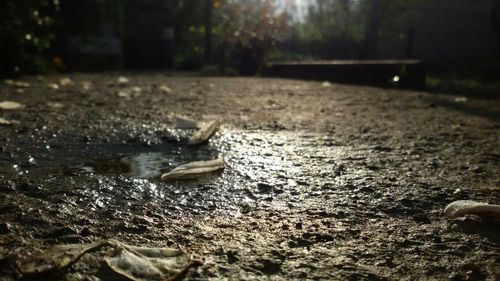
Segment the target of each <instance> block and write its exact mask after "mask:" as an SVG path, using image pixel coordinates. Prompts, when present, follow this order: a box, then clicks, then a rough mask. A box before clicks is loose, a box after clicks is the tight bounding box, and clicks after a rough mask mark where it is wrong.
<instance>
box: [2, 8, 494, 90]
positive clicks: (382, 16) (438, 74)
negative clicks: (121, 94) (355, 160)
mask: <svg viewBox="0 0 500 281" xmlns="http://www.w3.org/2000/svg"><path fill="white" fill-rule="evenodd" d="M0 42H1V44H0V58H1V61H0V74H1V75H2V76H5V77H7V76H15V75H18V74H25V73H47V72H51V71H57V72H74V71H103V70H122V69H133V70H162V69H169V70H176V71H197V72H201V73H205V74H208V75H254V74H257V73H263V72H265V68H266V67H267V66H268V65H269V64H270V63H272V62H276V61H295V62H297V61H299V62H304V61H318V60H321V61H324V60H361V59H363V60H366V59H399V60H401V59H418V60H419V61H421V62H423V63H424V64H425V67H426V84H427V87H430V88H435V89H439V90H443V91H446V90H448V91H461V90H463V91H473V92H477V93H478V94H485V93H486V94H488V93H492V92H497V90H498V89H500V82H499V81H500V0H481V1H470V0H441V1H435V0H140V1H139V0H79V1H72V0H3V1H1V2H0Z"/></svg>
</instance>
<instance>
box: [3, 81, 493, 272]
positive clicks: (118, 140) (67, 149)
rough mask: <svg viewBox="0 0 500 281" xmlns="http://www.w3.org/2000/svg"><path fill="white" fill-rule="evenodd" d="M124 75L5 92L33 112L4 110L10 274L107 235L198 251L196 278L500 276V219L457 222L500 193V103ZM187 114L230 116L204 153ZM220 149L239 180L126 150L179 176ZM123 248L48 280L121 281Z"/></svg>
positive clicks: (6, 263)
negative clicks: (466, 202)
mask: <svg viewBox="0 0 500 281" xmlns="http://www.w3.org/2000/svg"><path fill="white" fill-rule="evenodd" d="M121 75H125V76H126V77H128V79H129V82H128V83H126V84H123V85H120V84H119V83H118V82H117V81H118V77H119V76H120V75H119V74H115V73H105V74H94V75H92V74H75V75H69V76H67V77H69V78H71V80H72V81H73V82H74V84H72V85H67V86H60V87H59V89H57V90H56V89H52V88H49V87H47V83H59V82H60V78H62V77H63V76H46V77H43V78H41V77H25V78H23V81H27V82H29V83H30V87H27V88H23V87H15V86H12V85H7V84H2V85H1V86H0V99H1V100H0V101H4V100H10V101H16V102H19V103H22V104H23V105H24V107H23V108H21V109H16V110H1V111H0V114H1V116H0V117H3V118H5V119H7V120H11V121H15V123H14V124H12V125H8V126H0V143H1V153H0V198H1V201H0V280H13V279H14V280H15V279H17V278H19V277H20V276H19V275H18V274H17V273H16V272H15V270H14V269H13V264H14V263H15V261H16V259H17V258H18V257H23V256H26V255H29V254H30V253H32V252H33V251H36V250H38V249H43V248H46V247H47V246H50V245H55V244H67V243H85V242H92V241H96V240H99V239H104V238H116V239H118V240H120V241H123V242H126V243H129V244H132V245H137V246H150V247H153V246H155V247H160V246H161V247H174V248H178V247H180V248H182V249H183V250H185V251H187V252H189V253H191V254H193V256H194V257H195V259H196V260H197V262H196V263H195V264H193V266H191V267H190V268H189V270H188V271H187V272H186V273H185V274H184V276H182V277H183V278H185V279H187V280H207V279H217V280H220V279H224V278H227V279H230V280H265V279H273V280H279V279H286V280H417V279H426V280H427V279H429V280H500V251H499V242H500V224H499V223H498V222H492V221H485V220H481V219H479V218H474V217H466V218H461V219H457V220H455V221H452V222H450V221H447V220H446V219H445V218H444V217H443V215H442V209H443V208H444V207H445V206H446V205H447V204H448V203H450V202H452V201H454V200H460V199H472V200H477V201H484V202H489V203H494V204H499V203H500V197H499V195H500V169H499V162H500V145H499V143H500V142H499V140H500V130H499V129H500V114H499V113H500V102H499V101H498V100H476V99H472V98H468V99H465V100H464V99H461V98H458V99H457V97H454V96H449V95H447V96H445V95H435V94H430V93H425V92H410V91H401V90H397V89H377V88H369V87H356V86H345V85H336V84H332V85H322V83H320V82H304V81H298V80H277V79H263V78H207V77H202V78H200V77H181V76H172V75H168V74H158V73H152V74H134V73H128V74H121ZM64 77H66V76H64ZM165 85H168V86H169V87H170V88H171V90H172V91H171V92H168V91H165V88H163V89H162V86H165ZM176 115H183V116H188V117H190V118H193V119H195V120H202V121H203V120H212V119H214V118H219V119H220V120H221V122H222V124H223V125H222V128H221V130H220V131H219V133H218V134H217V135H215V136H214V137H213V138H212V139H211V140H210V142H209V143H208V144H206V145H201V146H194V147H193V146H187V145H186V139H187V137H188V136H189V135H190V134H191V133H192V131H189V130H178V129H175V128H174V118H175V116H176ZM219 156H221V157H224V159H225V161H226V169H225V170H224V171H223V172H222V173H219V174H214V175H210V176H207V177H203V178H201V179H199V180H194V181H188V182H173V183H164V182H161V181H160V180H159V177H157V176H156V177H152V178H147V179H144V178H140V177H138V176H137V175H134V174H131V173H130V169H129V168H128V167H127V166H126V165H125V164H124V162H123V161H122V159H123V158H124V157H125V158H129V159H130V158H134V157H139V158H141V159H146V160H145V161H146V162H148V161H149V164H148V165H150V166H151V165H152V166H154V168H155V169H156V172H158V171H159V172H166V171H169V170H171V169H173V168H174V167H175V166H178V165H180V164H185V163H187V162H191V161H197V160H209V159H214V158H216V157H219ZM151 159H153V160H151ZM107 254H108V253H107V252H106V251H105V250H101V251H97V252H94V253H91V254H89V255H86V256H84V257H83V258H82V259H81V260H80V261H78V262H77V263H75V264H73V265H72V266H71V267H69V268H68V269H67V270H63V271H62V272H57V273H55V275H51V276H46V277H45V278H46V279H47V280H119V278H118V277H117V276H115V275H114V274H113V273H112V272H111V271H110V270H109V269H107V268H106V265H105V264H104V263H102V262H101V260H102V257H103V256H106V255H107ZM39 278H41V277H40V276H34V277H33V279H34V280H38V279H39ZM28 279H29V278H28Z"/></svg>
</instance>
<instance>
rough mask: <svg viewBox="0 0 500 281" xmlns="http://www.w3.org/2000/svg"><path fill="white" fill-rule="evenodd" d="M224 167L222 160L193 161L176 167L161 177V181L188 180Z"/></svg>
mask: <svg viewBox="0 0 500 281" xmlns="http://www.w3.org/2000/svg"><path fill="white" fill-rule="evenodd" d="M225 167H226V164H225V162H224V159H223V158H218V159H214V160H208V161H194V162H190V163H187V164H184V165H181V166H178V167H176V168H175V169H173V170H172V171H170V172H168V173H165V174H163V175H162V176H161V180H162V181H175V180H189V179H195V178H199V177H200V176H202V175H204V174H208V173H213V172H217V171H220V170H223V169H224V168H225Z"/></svg>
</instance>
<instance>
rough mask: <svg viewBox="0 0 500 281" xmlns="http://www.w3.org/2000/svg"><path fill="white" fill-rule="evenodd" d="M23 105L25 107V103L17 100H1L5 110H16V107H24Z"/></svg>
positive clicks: (1, 106)
mask: <svg viewBox="0 0 500 281" xmlns="http://www.w3.org/2000/svg"><path fill="white" fill-rule="evenodd" d="M23 107H24V105H23V104H20V103H18V102H15V101H3V102H0V109H3V110H14V109H19V108H23Z"/></svg>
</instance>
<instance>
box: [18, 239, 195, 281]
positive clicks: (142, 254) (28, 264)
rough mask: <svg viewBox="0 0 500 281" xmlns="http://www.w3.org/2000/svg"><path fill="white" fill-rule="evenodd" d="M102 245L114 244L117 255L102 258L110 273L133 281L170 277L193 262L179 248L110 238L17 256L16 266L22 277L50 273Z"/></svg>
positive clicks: (58, 246)
mask: <svg viewBox="0 0 500 281" xmlns="http://www.w3.org/2000/svg"><path fill="white" fill-rule="evenodd" d="M104 246H108V247H113V248H114V249H115V252H114V253H115V254H116V256H113V257H105V258H104V262H105V263H106V264H107V265H108V266H109V267H110V268H111V269H112V270H113V272H115V273H117V274H119V275H121V276H124V277H126V278H128V279H130V280H134V281H139V280H173V279H175V278H176V277H178V276H179V275H180V274H181V273H183V272H184V271H185V270H187V269H188V268H189V267H190V266H191V264H192V257H191V255H189V254H188V253H186V252H184V251H182V250H179V249H173V248H148V247H136V246H131V245H127V244H125V243H122V242H120V241H118V240H115V239H109V240H101V241H97V242H95V243H91V244H67V245H54V246H52V247H50V248H49V249H47V250H46V251H43V252H40V253H39V254H37V255H33V256H30V257H28V258H27V259H18V260H17V261H16V266H17V268H18V270H19V272H20V273H21V274H22V275H23V276H34V275H42V274H48V273H53V272H56V271H60V270H62V269H64V268H66V267H68V266H70V265H71V264H73V263H75V262H76V261H77V260H78V259H79V258H81V257H82V256H83V255H84V254H86V253H88V252H90V251H93V250H97V249H99V248H102V247H104Z"/></svg>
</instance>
